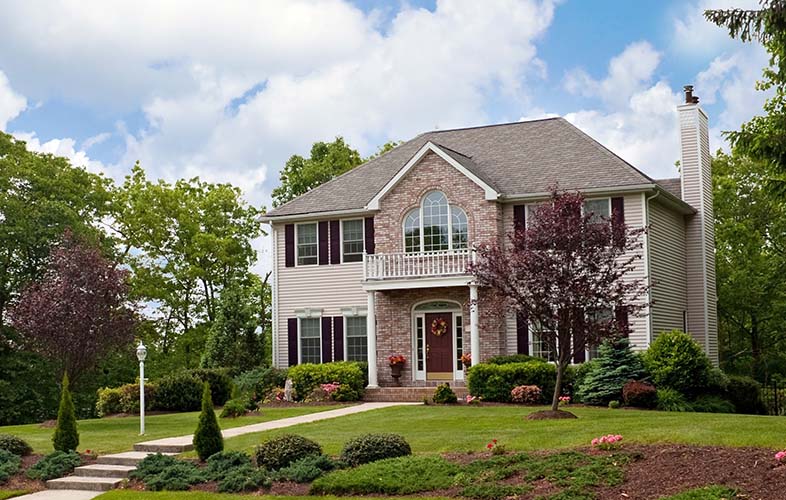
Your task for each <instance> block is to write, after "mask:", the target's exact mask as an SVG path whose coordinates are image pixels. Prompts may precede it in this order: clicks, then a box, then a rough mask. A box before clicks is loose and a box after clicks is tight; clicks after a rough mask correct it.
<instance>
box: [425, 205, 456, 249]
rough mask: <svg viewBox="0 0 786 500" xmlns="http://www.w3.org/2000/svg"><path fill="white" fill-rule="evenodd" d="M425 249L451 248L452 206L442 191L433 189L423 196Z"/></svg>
mask: <svg viewBox="0 0 786 500" xmlns="http://www.w3.org/2000/svg"><path fill="white" fill-rule="evenodd" d="M422 207H423V251H425V252H433V251H439V250H449V249H450V239H449V238H448V235H449V231H450V217H449V212H450V207H449V206H448V199H447V198H446V197H445V195H444V194H443V193H442V192H440V191H432V192H431V193H429V194H427V195H426V197H425V198H423V203H422Z"/></svg>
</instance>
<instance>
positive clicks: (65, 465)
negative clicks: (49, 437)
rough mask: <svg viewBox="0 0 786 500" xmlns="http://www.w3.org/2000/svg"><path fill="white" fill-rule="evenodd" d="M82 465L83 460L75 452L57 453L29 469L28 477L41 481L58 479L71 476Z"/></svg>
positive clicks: (51, 454)
mask: <svg viewBox="0 0 786 500" xmlns="http://www.w3.org/2000/svg"><path fill="white" fill-rule="evenodd" d="M81 463H82V458H81V457H80V456H79V454H78V453H76V452H75V451H68V452H66V451H55V452H54V453H50V454H49V455H47V456H45V457H44V458H42V459H41V460H39V461H38V462H36V463H35V465H33V466H32V467H30V468H29V469H27V477H29V478H30V479H40V480H41V481H48V480H49V479H56V478H58V477H63V476H65V475H68V474H70V473H71V471H73V470H74V467H78V466H79V465H81Z"/></svg>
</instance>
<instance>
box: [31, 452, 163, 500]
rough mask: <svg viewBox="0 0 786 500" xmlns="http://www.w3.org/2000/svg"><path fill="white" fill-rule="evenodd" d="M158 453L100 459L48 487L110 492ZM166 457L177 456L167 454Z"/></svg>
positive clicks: (49, 482)
mask: <svg viewBox="0 0 786 500" xmlns="http://www.w3.org/2000/svg"><path fill="white" fill-rule="evenodd" d="M153 453H158V451H154V450H149V451H126V452H123V453H115V454H113V455H103V456H100V457H98V460H97V462H96V463H95V464H92V465H83V466H81V467H77V468H76V469H74V474H73V475H71V476H67V477H61V478H58V479H50V480H49V481H47V482H46V487H47V488H49V489H50V490H89V491H108V490H111V489H114V488H116V487H117V486H118V485H120V483H122V482H123V481H124V480H125V479H127V478H128V475H129V474H130V473H131V471H132V470H134V469H136V464H138V463H139V462H140V461H141V460H142V459H143V458H145V457H146V456H148V455H151V454H153ZM164 455H176V453H173V452H166V453H164Z"/></svg>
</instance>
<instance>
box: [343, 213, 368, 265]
mask: <svg viewBox="0 0 786 500" xmlns="http://www.w3.org/2000/svg"><path fill="white" fill-rule="evenodd" d="M363 225H364V224H363V219H350V220H342V221H341V262H360V261H362V260H363Z"/></svg>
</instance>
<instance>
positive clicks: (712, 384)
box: [706, 366, 729, 396]
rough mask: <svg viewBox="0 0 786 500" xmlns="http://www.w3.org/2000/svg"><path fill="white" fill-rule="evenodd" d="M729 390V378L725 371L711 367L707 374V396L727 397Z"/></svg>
mask: <svg viewBox="0 0 786 500" xmlns="http://www.w3.org/2000/svg"><path fill="white" fill-rule="evenodd" d="M728 390H729V376H728V375H726V374H725V373H723V370H721V369H720V368H716V367H714V366H713V367H711V368H710V371H709V372H707V388H706V393H707V394H713V395H715V396H725V395H726V392H727V391H728Z"/></svg>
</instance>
